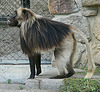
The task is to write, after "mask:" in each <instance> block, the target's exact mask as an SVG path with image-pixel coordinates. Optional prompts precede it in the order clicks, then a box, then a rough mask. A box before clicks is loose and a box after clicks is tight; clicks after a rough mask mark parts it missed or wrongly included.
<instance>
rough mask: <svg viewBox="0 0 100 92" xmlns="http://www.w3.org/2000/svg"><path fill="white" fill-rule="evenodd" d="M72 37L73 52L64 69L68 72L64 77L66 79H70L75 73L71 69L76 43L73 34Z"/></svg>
mask: <svg viewBox="0 0 100 92" xmlns="http://www.w3.org/2000/svg"><path fill="white" fill-rule="evenodd" d="M72 37H73V52H72V54H71V57H70V62H69V64H68V65H67V67H66V69H67V70H68V74H67V75H66V77H67V78H68V77H71V76H72V75H73V74H74V73H75V71H74V69H73V59H74V56H75V53H76V46H77V41H76V38H75V36H74V34H73V35H72Z"/></svg>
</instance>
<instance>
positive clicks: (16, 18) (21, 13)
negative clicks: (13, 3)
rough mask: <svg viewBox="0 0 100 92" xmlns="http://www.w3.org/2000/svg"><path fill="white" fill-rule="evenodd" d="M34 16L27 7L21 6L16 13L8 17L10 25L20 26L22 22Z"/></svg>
mask: <svg viewBox="0 0 100 92" xmlns="http://www.w3.org/2000/svg"><path fill="white" fill-rule="evenodd" d="M32 16H34V14H33V13H32V12H31V11H30V10H28V9H26V8H19V9H17V10H15V12H14V14H13V15H12V16H11V17H9V18H8V25H9V26H12V27H20V26H21V24H22V22H24V21H26V20H28V19H29V18H31V17H32Z"/></svg>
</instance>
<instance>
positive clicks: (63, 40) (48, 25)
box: [8, 8, 95, 78]
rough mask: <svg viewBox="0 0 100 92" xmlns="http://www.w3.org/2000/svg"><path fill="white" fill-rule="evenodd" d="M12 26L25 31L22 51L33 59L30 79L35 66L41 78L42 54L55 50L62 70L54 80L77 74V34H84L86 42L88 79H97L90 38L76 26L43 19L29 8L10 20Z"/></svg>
mask: <svg viewBox="0 0 100 92" xmlns="http://www.w3.org/2000/svg"><path fill="white" fill-rule="evenodd" d="M8 24H9V26H12V27H19V28H20V29H21V30H20V45H21V48H22V51H23V52H24V53H25V54H27V55H28V57H29V61H30V70H31V75H30V78H34V77H35V65H36V67H37V75H38V74H40V73H41V65H40V64H41V62H40V61H41V59H40V58H41V53H44V52H48V51H51V50H53V51H54V56H53V61H54V63H55V65H56V67H57V69H58V71H59V75H57V76H54V77H52V78H68V77H70V76H72V75H73V74H74V73H75V71H74V70H73V57H74V55H75V51H76V38H75V36H74V33H75V34H78V35H80V36H81V37H82V38H83V39H84V41H85V43H86V48H87V53H88V54H87V55H88V72H87V74H86V76H85V78H91V77H92V76H93V73H94V70H95V64H94V61H93V58H92V54H91V48H90V46H89V43H88V40H87V38H86V36H85V35H84V34H83V33H82V32H80V31H79V30H77V29H76V28H75V27H73V26H71V25H67V24H64V23H61V22H57V21H53V20H50V19H47V18H44V17H41V16H39V15H37V14H35V13H34V12H32V11H31V10H29V9H27V8H19V9H17V10H16V11H15V13H14V15H13V16H11V17H9V18H8ZM66 70H67V71H68V73H66Z"/></svg>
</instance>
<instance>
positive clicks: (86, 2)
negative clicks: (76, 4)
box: [81, 0, 100, 6]
mask: <svg viewBox="0 0 100 92" xmlns="http://www.w3.org/2000/svg"><path fill="white" fill-rule="evenodd" d="M81 1H82V5H83V6H96V5H100V0H81Z"/></svg>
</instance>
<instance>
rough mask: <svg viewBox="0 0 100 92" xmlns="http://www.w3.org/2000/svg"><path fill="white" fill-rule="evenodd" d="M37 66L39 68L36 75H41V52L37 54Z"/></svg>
mask: <svg viewBox="0 0 100 92" xmlns="http://www.w3.org/2000/svg"><path fill="white" fill-rule="evenodd" d="M36 68H37V74H36V75H39V74H40V73H41V54H37V56H36Z"/></svg>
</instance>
